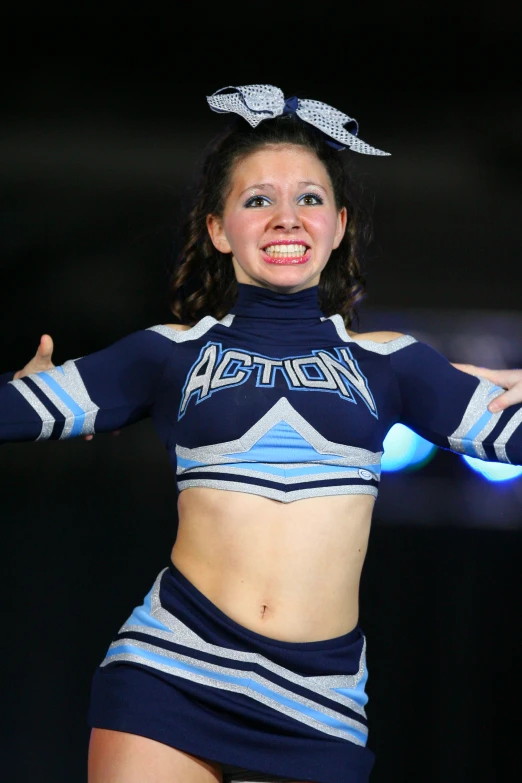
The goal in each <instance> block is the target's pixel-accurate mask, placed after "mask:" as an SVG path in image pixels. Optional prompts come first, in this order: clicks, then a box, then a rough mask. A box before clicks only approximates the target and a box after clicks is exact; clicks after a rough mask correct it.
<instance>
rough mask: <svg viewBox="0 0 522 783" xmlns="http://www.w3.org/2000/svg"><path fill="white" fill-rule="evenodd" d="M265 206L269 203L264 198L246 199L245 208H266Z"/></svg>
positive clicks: (253, 197)
mask: <svg viewBox="0 0 522 783" xmlns="http://www.w3.org/2000/svg"><path fill="white" fill-rule="evenodd" d="M267 204H270V201H269V200H268V199H267V197H266V196H252V198H249V199H248V201H247V203H246V204H245V207H266V205H267Z"/></svg>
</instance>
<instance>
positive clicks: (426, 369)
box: [390, 342, 522, 465]
mask: <svg viewBox="0 0 522 783" xmlns="http://www.w3.org/2000/svg"><path fill="white" fill-rule="evenodd" d="M390 362H391V365H392V367H393V369H394V371H395V375H396V378H397V382H398V387H399V393H400V397H401V402H402V415H401V421H402V422H403V423H404V424H406V425H407V426H409V427H411V429H413V430H414V431H415V432H418V434H419V435H421V436H422V437H424V438H426V439H427V440H430V441H431V442H432V443H435V444H436V445H437V446H440V447H442V448H446V449H451V450H452V451H456V452H459V453H462V454H467V455H469V456H472V457H479V458H480V459H484V460H488V461H497V462H511V463H512V464H515V465H521V464H522V427H521V426H520V424H521V423H522V405H512V406H511V407H509V408H508V409H504V410H500V411H498V412H496V413H495V412H492V411H491V410H490V408H489V406H490V404H491V403H492V402H493V400H494V399H496V398H498V397H499V396H500V395H502V394H503V393H504V389H503V388H501V387H499V386H497V385H496V384H495V383H493V382H492V381H490V380H488V379H487V378H485V377H483V376H478V377H475V376H474V375H473V374H470V373H466V372H462V371H461V370H459V369H457V368H456V367H454V366H453V365H452V364H450V362H448V361H447V359H445V358H444V357H443V356H442V355H441V354H440V353H438V352H437V351H435V350H434V349H433V348H431V347H430V346H428V345H426V344H424V343H419V342H414V343H412V344H411V345H408V346H406V347H405V348H403V349H401V350H398V351H396V352H395V353H393V354H391V355H390Z"/></svg>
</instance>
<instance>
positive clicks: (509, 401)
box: [453, 364, 522, 413]
mask: <svg viewBox="0 0 522 783" xmlns="http://www.w3.org/2000/svg"><path fill="white" fill-rule="evenodd" d="M453 366H454V367H456V368H457V370H461V371H462V372H467V373H469V374H470V375H475V376H479V377H481V378H487V379H488V381H491V382H492V383H494V384H495V385H496V386H501V387H502V388H503V389H507V391H505V392H504V393H503V394H501V395H500V396H499V397H496V398H495V399H494V400H493V402H491V403H490V404H489V405H488V410H490V411H491V412H492V413H496V412H497V411H502V410H504V409H505V408H509V407H510V406H511V405H517V404H518V403H519V402H522V370H489V369H488V368H487V367H475V365H474V364H453Z"/></svg>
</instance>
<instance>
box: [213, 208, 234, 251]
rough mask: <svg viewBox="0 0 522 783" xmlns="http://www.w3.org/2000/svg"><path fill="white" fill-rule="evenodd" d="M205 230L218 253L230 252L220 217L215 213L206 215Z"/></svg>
mask: <svg viewBox="0 0 522 783" xmlns="http://www.w3.org/2000/svg"><path fill="white" fill-rule="evenodd" d="M207 231H208V233H209V236H210V239H211V242H212V244H213V245H214V247H215V248H216V250H219V252H220V253H231V252H232V248H231V247H230V245H229V243H228V239H227V236H226V234H225V230H224V228H223V221H222V220H221V218H219V217H217V215H207Z"/></svg>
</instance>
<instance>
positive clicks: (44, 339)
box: [35, 334, 54, 363]
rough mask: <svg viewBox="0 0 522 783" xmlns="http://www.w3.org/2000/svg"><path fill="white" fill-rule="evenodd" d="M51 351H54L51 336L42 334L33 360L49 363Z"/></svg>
mask: <svg viewBox="0 0 522 783" xmlns="http://www.w3.org/2000/svg"><path fill="white" fill-rule="evenodd" d="M53 350H54V343H53V338H52V337H51V335H50V334H42V336H41V337H40V344H39V346H38V349H37V351H36V357H35V358H37V359H39V360H40V361H42V362H44V363H49V362H50V361H51V358H52V355H53Z"/></svg>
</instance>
